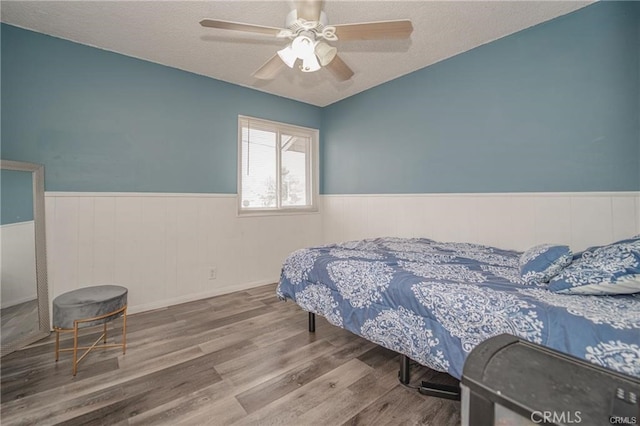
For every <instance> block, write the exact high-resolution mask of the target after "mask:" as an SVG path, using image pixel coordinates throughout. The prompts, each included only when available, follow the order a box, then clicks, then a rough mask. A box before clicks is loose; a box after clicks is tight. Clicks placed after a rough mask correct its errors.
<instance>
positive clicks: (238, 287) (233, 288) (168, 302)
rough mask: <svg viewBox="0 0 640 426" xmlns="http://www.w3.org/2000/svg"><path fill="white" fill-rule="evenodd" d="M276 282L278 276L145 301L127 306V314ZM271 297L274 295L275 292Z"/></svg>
mask: <svg viewBox="0 0 640 426" xmlns="http://www.w3.org/2000/svg"><path fill="white" fill-rule="evenodd" d="M276 282H278V278H276V279H273V280H262V281H255V282H251V283H244V284H237V285H233V286H226V287H222V288H217V289H215V290H212V291H206V292H204V293H196V294H188V295H185V296H180V297H174V298H171V299H165V300H162V301H159V302H154V303H145V304H143V305H136V306H129V307H128V308H127V314H136V313H139V312H146V311H152V310H154V309H163V308H167V307H169V306H173V305H179V304H181V303H187V302H193V301H195V300H200V299H208V298H210V297H215V296H220V295H223V294H229V293H233V292H236V291H242V290H248V289H250V288H255V287H260V286H263V285H267V284H273V283H276ZM273 297H276V295H275V293H274V295H273Z"/></svg>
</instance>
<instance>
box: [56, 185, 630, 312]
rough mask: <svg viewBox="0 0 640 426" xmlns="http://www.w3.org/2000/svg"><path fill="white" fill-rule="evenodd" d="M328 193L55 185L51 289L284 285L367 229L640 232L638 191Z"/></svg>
mask: <svg viewBox="0 0 640 426" xmlns="http://www.w3.org/2000/svg"><path fill="white" fill-rule="evenodd" d="M320 198H321V200H320V206H321V213H316V214H300V215H286V216H257V217H238V216H237V214H236V196H235V195H216V194H140V193H60V192H47V193H46V197H45V203H46V205H45V208H46V226H47V264H48V268H49V270H48V272H49V295H50V298H54V297H56V296H57V295H59V294H61V293H63V292H66V291H69V290H73V289H76V288H80V287H84V286H89V285H98V284H107V283H116V284H121V285H124V286H126V287H128V288H129V306H130V312H140V311H144V310H149V309H155V308H160V307H165V306H169V305H172V304H176V303H182V302H186V301H190V300H196V299H200V298H204V297H210V296H213V295H217V294H223V293H229V292H232V291H237V290H241V289H245V288H250V287H254V286H258V285H262V284H266V283H271V282H275V281H277V279H278V277H279V273H280V267H281V265H282V261H283V260H284V259H285V257H286V256H287V255H288V254H289V253H290V252H292V251H293V250H296V249H298V248H301V247H307V246H312V245H318V244H322V243H324V242H327V243H328V242H336V241H345V240H351V239H359V238H370V237H379V236H401V237H418V236H420V237H428V238H433V239H436V240H442V241H469V242H477V243H482V244H489V245H494V246H498V247H504V248H513V249H518V250H525V249H526V248H528V247H530V246H532V245H534V244H537V243H542V242H557V243H565V244H569V245H571V247H572V248H573V249H574V250H580V249H583V248H585V247H587V246H590V245H594V244H601V243H607V242H610V241H613V240H616V239H620V238H624V237H629V236H631V235H634V234H638V233H640V193H637V192H633V193H535V194H520V193H518V194H455V195H451V194H447V195H445V194H417V195H325V196H321V197H320ZM210 267H216V268H217V278H216V279H215V280H209V279H208V275H209V268H210Z"/></svg>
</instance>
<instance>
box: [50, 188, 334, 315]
mask: <svg viewBox="0 0 640 426" xmlns="http://www.w3.org/2000/svg"><path fill="white" fill-rule="evenodd" d="M46 215H47V227H48V229H47V251H48V265H49V288H50V291H49V293H50V298H51V299H53V298H54V297H56V296H57V295H59V294H61V293H63V292H65V291H69V290H72V289H76V288H80V287H85V286H90V285H100V284H109V283H114V284H120V285H124V286H126V287H127V288H128V289H129V306H130V311H131V312H136V311H142V310H147V309H154V308H158V307H163V306H168V305H171V304H175V303H181V302H185V301H189V300H195V299H199V298H203V297H208V296H211V295H215V294H221V293H227V292H231V291H235V290H239V289H244V288H248V287H252V286H256V285H260V284H266V283H270V282H275V281H277V279H278V277H279V274H280V267H281V265H282V262H283V260H284V258H285V257H286V256H287V255H288V254H289V253H290V252H292V251H293V250H296V249H298V248H302V247H306V246H310V245H317V244H320V243H321V242H322V219H321V216H320V214H302V215H287V216H257V217H242V218H239V217H237V215H236V198H235V196H234V195H215V194H213V195H211V194H131V193H123V194H118V193H104V194H100V193H56V192H48V193H47V194H46ZM211 267H215V268H217V278H216V279H214V280H210V279H208V275H209V269H210V268H211ZM274 297H275V295H274Z"/></svg>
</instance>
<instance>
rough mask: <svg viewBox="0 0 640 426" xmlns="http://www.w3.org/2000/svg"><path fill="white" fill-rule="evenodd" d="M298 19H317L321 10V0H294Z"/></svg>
mask: <svg viewBox="0 0 640 426" xmlns="http://www.w3.org/2000/svg"><path fill="white" fill-rule="evenodd" d="M295 4H296V10H297V12H298V19H304V20H305V21H319V20H320V12H321V11H322V0H295Z"/></svg>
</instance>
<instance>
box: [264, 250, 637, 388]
mask: <svg viewBox="0 0 640 426" xmlns="http://www.w3.org/2000/svg"><path fill="white" fill-rule="evenodd" d="M520 254H521V253H519V252H515V251H508V250H501V249H497V248H492V247H486V246H480V245H475V244H467V243H439V242H435V241H432V240H428V239H400V238H382V239H372V240H363V241H353V242H347V243H341V244H335V245H328V246H322V247H315V248H309V249H302V250H298V251H296V252H294V253H292V254H291V255H290V256H289V257H288V258H287V260H286V261H285V262H284V265H283V269H282V276H281V280H280V284H279V286H278V289H277V294H278V296H280V297H281V298H283V299H285V298H286V299H291V300H293V301H295V302H296V303H297V304H298V305H300V307H302V309H304V310H306V311H309V312H313V313H316V314H319V315H322V316H323V317H325V318H326V319H327V320H328V321H329V322H330V323H332V324H334V325H336V326H338V327H342V328H345V329H347V330H349V331H351V332H353V333H355V334H357V335H359V336H362V337H364V338H366V339H368V340H370V341H372V342H374V343H377V344H379V345H381V346H384V347H386V348H388V349H391V350H394V351H397V352H400V353H403V354H405V355H407V356H408V357H410V358H411V359H413V360H415V361H417V362H419V363H420V364H423V365H425V366H428V367H430V368H433V369H435V370H439V371H445V372H448V373H449V374H451V375H452V376H454V377H457V378H460V377H461V376H462V367H463V365H464V361H465V359H466V357H467V355H468V354H469V352H470V351H471V350H472V349H473V348H474V347H475V346H476V345H477V344H479V343H480V342H482V341H483V340H486V339H488V338H489V337H492V336H495V335H498V334H501V333H510V334H513V335H516V336H519V337H521V338H523V339H526V340H528V341H531V342H535V343H539V344H542V345H544V346H547V347H550V348H553V349H556V350H559V351H561V352H564V353H568V354H570V355H573V356H576V357H578V358H583V359H586V360H588V361H590V362H592V363H594V364H598V365H601V366H604V367H606V368H610V369H613V370H617V371H620V372H622V373H625V374H628V375H632V376H636V377H640V294H635V295H624V296H583V295H562V294H556V293H552V292H550V291H548V290H547V289H546V288H545V287H536V286H530V285H525V284H524V283H523V282H522V281H521V279H520V276H519V270H518V259H519V256H520Z"/></svg>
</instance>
